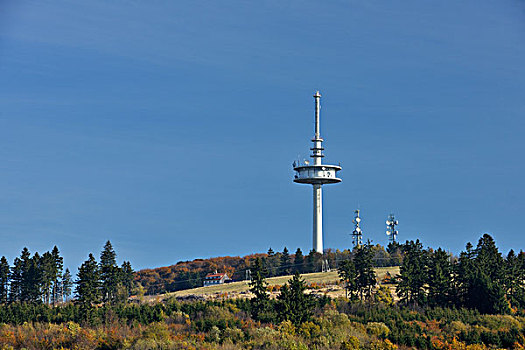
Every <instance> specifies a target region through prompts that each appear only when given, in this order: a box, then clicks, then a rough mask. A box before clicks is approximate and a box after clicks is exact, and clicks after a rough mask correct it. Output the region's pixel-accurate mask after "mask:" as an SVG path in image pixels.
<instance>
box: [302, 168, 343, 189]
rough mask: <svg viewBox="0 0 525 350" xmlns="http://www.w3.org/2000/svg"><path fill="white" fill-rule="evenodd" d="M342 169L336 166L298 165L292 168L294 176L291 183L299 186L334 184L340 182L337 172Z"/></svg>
mask: <svg viewBox="0 0 525 350" xmlns="http://www.w3.org/2000/svg"><path fill="white" fill-rule="evenodd" d="M341 169H342V168H341V167H340V166H338V165H327V164H322V165H300V166H296V167H294V168H293V170H295V176H294V179H293V181H294V182H297V183H300V184H312V185H322V184H335V183H338V182H341V179H340V178H338V177H337V172H338V171H339V170H341Z"/></svg>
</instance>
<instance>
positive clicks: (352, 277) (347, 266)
mask: <svg viewBox="0 0 525 350" xmlns="http://www.w3.org/2000/svg"><path fill="white" fill-rule="evenodd" d="M337 272H338V274H339V279H340V280H341V282H343V283H344V288H345V292H346V297H347V298H348V296H350V298H351V299H355V297H356V293H357V283H356V277H357V275H356V272H355V265H354V262H353V261H352V260H351V259H346V260H343V262H341V264H339V268H338V271H337Z"/></svg>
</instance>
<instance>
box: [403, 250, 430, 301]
mask: <svg viewBox="0 0 525 350" xmlns="http://www.w3.org/2000/svg"><path fill="white" fill-rule="evenodd" d="M403 251H404V254H405V256H404V258H403V264H402V265H401V268H400V275H399V284H398V285H397V287H396V292H397V294H398V295H399V297H400V298H401V301H403V302H405V303H407V304H419V305H421V304H424V303H425V283H426V277H425V274H426V271H425V270H426V252H425V250H424V249H423V245H422V244H421V243H420V242H419V240H416V241H415V242H414V241H410V242H408V241H407V242H406V243H405V244H404V246H403Z"/></svg>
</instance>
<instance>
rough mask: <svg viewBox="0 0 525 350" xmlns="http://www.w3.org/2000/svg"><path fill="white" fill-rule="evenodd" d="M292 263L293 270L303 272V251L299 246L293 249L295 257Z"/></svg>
mask: <svg viewBox="0 0 525 350" xmlns="http://www.w3.org/2000/svg"><path fill="white" fill-rule="evenodd" d="M293 265H294V272H299V273H303V267H304V266H303V265H304V255H303V252H302V251H301V248H297V250H296V251H295V258H294V261H293Z"/></svg>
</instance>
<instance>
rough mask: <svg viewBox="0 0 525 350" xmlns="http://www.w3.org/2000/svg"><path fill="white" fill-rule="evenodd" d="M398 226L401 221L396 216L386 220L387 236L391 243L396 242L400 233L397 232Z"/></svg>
mask: <svg viewBox="0 0 525 350" xmlns="http://www.w3.org/2000/svg"><path fill="white" fill-rule="evenodd" d="M397 225H399V221H397V220H396V217H395V216H394V214H390V215H389V216H388V219H387V220H386V235H387V236H388V238H389V241H390V243H395V242H396V238H397V234H398V233H399V231H397V230H396V226H397Z"/></svg>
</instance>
